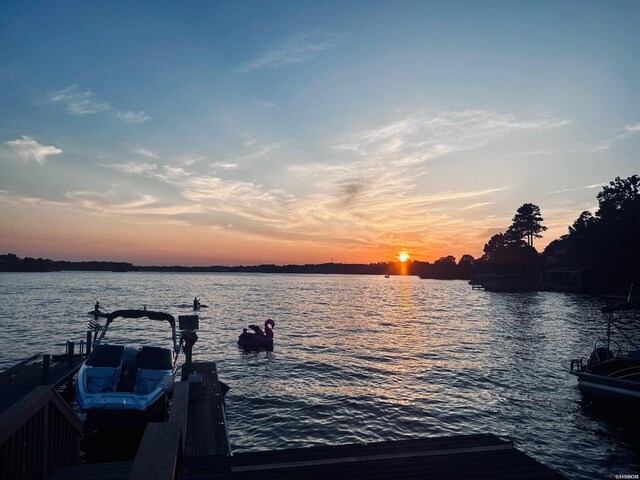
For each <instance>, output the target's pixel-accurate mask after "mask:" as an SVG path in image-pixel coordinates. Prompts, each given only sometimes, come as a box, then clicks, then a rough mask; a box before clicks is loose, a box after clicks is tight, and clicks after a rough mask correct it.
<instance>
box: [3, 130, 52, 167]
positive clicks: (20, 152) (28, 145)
mask: <svg viewBox="0 0 640 480" xmlns="http://www.w3.org/2000/svg"><path fill="white" fill-rule="evenodd" d="M7 145H9V146H10V147H11V149H12V150H13V152H14V153H15V154H16V155H17V156H18V158H20V159H22V160H23V161H25V162H27V161H29V160H35V161H36V162H38V163H39V164H40V165H44V163H45V161H46V160H47V157H49V156H51V155H59V154H61V153H62V149H61V148H57V147H54V146H53V145H42V144H41V143H38V142H37V141H36V140H34V139H33V138H31V137H29V136H27V135H23V136H22V137H20V138H17V139H15V140H10V141H8V142H7Z"/></svg>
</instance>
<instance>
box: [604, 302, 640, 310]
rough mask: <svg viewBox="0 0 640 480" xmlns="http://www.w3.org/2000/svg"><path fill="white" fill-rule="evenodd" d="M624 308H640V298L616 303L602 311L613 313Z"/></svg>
mask: <svg viewBox="0 0 640 480" xmlns="http://www.w3.org/2000/svg"><path fill="white" fill-rule="evenodd" d="M622 310H640V299H635V298H634V299H633V300H629V301H628V302H622V303H616V304H615V305H610V306H608V307H604V308H603V309H602V313H613V312H619V311H622Z"/></svg>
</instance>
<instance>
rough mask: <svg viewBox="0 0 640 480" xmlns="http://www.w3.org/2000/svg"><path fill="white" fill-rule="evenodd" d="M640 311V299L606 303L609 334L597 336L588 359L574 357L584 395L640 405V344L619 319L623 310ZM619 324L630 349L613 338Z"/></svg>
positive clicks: (573, 370) (576, 371)
mask: <svg viewBox="0 0 640 480" xmlns="http://www.w3.org/2000/svg"><path fill="white" fill-rule="evenodd" d="M634 310H635V311H640V301H638V300H632V301H626V302H622V303H618V304H616V305H613V306H609V307H605V308H603V309H602V312H603V313H605V314H607V316H608V321H607V335H606V337H605V338H601V339H598V340H596V342H595V344H594V346H593V351H592V352H591V354H590V355H589V358H588V359H586V361H585V360H584V359H582V358H578V359H574V360H571V373H572V374H574V375H575V376H576V377H578V388H579V389H580V391H581V392H582V394H583V395H585V396H589V397H593V398H594V399H598V400H601V401H606V402H616V403H625V404H632V405H634V406H640V348H638V347H637V346H636V345H634V343H633V340H632V339H631V338H630V337H629V336H628V334H627V333H625V332H624V331H623V330H622V329H621V328H620V327H619V326H617V325H616V323H615V320H616V319H617V317H616V316H617V315H619V312H625V311H634ZM612 328H616V329H617V330H618V331H619V333H620V334H621V336H622V337H624V338H625V339H626V340H627V342H628V343H629V344H630V345H631V347H632V348H630V349H629V348H627V349H626V350H625V349H623V347H622V346H621V345H620V343H619V342H617V341H616V340H612V339H611V330H612Z"/></svg>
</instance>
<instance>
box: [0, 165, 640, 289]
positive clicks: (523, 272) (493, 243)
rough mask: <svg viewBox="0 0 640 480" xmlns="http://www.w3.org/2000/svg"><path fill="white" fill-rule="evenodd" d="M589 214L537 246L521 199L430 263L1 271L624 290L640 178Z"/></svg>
mask: <svg viewBox="0 0 640 480" xmlns="http://www.w3.org/2000/svg"><path fill="white" fill-rule="evenodd" d="M597 200H598V205H599V209H598V210H597V212H596V213H595V214H592V213H591V212H589V211H584V212H582V213H581V214H580V216H579V217H578V219H577V220H576V221H575V222H574V223H573V224H572V225H571V226H569V228H568V230H569V233H568V234H566V235H563V236H561V237H560V238H559V239H556V240H553V241H552V242H551V243H549V244H548V245H547V247H546V248H545V249H544V251H543V252H541V253H539V252H538V251H537V250H536V249H535V248H534V246H533V243H534V239H536V238H541V237H542V232H544V231H546V230H547V228H546V227H545V226H543V225H542V221H543V220H544V219H543V218H542V215H541V213H540V208H539V207H538V206H536V205H534V204H531V203H525V204H524V205H522V206H521V207H520V208H519V209H518V210H517V211H516V214H515V216H514V217H513V222H512V224H511V225H510V226H509V227H508V228H507V230H506V231H505V232H504V233H497V234H495V235H493V236H492V237H491V238H490V239H489V240H488V242H487V243H486V244H485V246H484V249H483V252H484V254H483V255H482V256H481V257H480V258H478V259H476V258H474V257H473V256H471V255H463V256H462V257H461V258H460V260H459V261H456V258H455V257H454V256H452V255H449V256H446V257H442V258H440V259H438V260H436V261H435V262H433V263H430V262H422V261H411V260H407V261H406V262H400V261H397V262H377V263H369V264H354V263H333V262H331V263H321V264H305V265H293V264H292V265H274V264H262V265H249V266H245V265H237V266H224V265H212V266H196V267H187V266H178V265H175V266H136V265H134V264H132V263H128V262H111V261H83V262H69V261H55V260H49V259H43V258H31V257H25V258H19V257H18V256H17V255H15V254H12V253H8V254H4V255H0V272H53V271H112V272H229V273H293V274H351V275H417V276H420V277H421V278H432V279H444V280H453V279H459V280H470V283H473V284H474V285H480V286H483V287H485V288H486V289H495V290H508V289H517V290H559V291H577V292H591V293H597V292H623V291H624V290H625V289H626V290H628V288H629V284H630V283H633V284H635V285H639V284H640V248H638V244H637V242H638V238H640V176H638V175H632V176H630V177H628V178H625V179H621V178H620V177H616V178H615V180H613V181H611V182H609V185H606V186H604V187H603V189H602V191H601V192H600V193H598V195H597Z"/></svg>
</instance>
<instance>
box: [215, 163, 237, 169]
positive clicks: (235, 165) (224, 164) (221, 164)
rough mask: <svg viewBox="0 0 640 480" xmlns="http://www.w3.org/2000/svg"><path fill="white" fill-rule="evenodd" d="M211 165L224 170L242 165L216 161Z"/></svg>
mask: <svg viewBox="0 0 640 480" xmlns="http://www.w3.org/2000/svg"><path fill="white" fill-rule="evenodd" d="M211 166H212V167H213V168H222V169H224V170H233V169H236V168H238V167H239V166H240V165H238V164H237V163H230V162H216V163H212V164H211Z"/></svg>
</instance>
